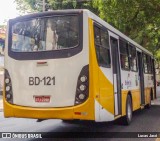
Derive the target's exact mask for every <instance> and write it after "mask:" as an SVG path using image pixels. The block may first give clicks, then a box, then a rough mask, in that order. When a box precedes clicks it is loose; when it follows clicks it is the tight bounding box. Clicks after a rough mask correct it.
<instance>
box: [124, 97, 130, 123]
mask: <svg viewBox="0 0 160 141" xmlns="http://www.w3.org/2000/svg"><path fill="white" fill-rule="evenodd" d="M131 121H132V100H131V96H130V95H128V96H127V101H126V116H125V117H124V124H125V125H129V124H130V123H131Z"/></svg>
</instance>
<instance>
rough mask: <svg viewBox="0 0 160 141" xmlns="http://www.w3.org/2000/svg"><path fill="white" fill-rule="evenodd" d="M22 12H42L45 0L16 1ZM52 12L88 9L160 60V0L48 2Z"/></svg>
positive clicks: (67, 0)
mask: <svg viewBox="0 0 160 141" xmlns="http://www.w3.org/2000/svg"><path fill="white" fill-rule="evenodd" d="M15 1H16V2H17V4H18V7H19V9H21V10H23V11H26V10H34V11H42V5H41V4H42V0H15ZM47 5H48V6H49V7H50V9H53V10H57V9H74V8H76V9H80V8H85V9H89V10H91V11H92V12H94V13H95V14H97V15H99V16H100V17H101V18H102V19H104V20H105V21H107V22H108V23H110V24H111V25H112V26H114V27H116V28H117V29H118V30H120V31H121V32H123V33H124V34H126V35H127V36H129V37H130V38H131V39H133V40H135V41H136V42H138V43H139V44H140V45H142V46H143V47H145V48H147V49H149V50H150V51H152V52H153V53H154V54H155V55H157V56H158V57H159V58H160V53H158V50H159V49H160V25H159V23H160V0H48V1H47Z"/></svg>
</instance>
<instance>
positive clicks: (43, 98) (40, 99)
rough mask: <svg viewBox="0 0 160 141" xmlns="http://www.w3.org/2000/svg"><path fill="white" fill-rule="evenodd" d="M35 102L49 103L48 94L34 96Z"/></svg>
mask: <svg viewBox="0 0 160 141" xmlns="http://www.w3.org/2000/svg"><path fill="white" fill-rule="evenodd" d="M34 99H35V102H42V103H49V102H50V96H34Z"/></svg>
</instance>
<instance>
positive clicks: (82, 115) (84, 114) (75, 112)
mask: <svg viewBox="0 0 160 141" xmlns="http://www.w3.org/2000/svg"><path fill="white" fill-rule="evenodd" d="M3 105H4V116H5V117H19V118H35V119H82V120H95V116H94V115H95V114H94V100H93V99H88V100H87V101H86V102H85V103H83V104H81V105H78V106H74V107H65V108H33V107H23V106H18V105H12V104H10V103H8V102H7V101H6V100H5V98H3Z"/></svg>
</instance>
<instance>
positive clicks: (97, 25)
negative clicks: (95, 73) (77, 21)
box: [93, 21, 111, 68]
mask: <svg viewBox="0 0 160 141" xmlns="http://www.w3.org/2000/svg"><path fill="white" fill-rule="evenodd" d="M94 27H97V28H99V29H100V31H101V30H102V31H104V32H106V33H107V34H108V47H107V48H105V47H104V46H103V45H102V43H101V36H100V44H96V43H95V36H94V46H95V53H96V60H97V63H98V65H99V66H100V67H104V68H111V47H110V43H109V42H110V38H109V33H108V29H107V28H105V27H104V26H103V25H101V24H99V23H97V22H96V21H94V24H93V30H94ZM100 34H101V32H100ZM94 35H95V32H94ZM96 46H99V48H100V47H101V48H105V49H107V52H108V51H109V65H107V64H100V63H99V58H98V56H97V52H96ZM98 51H99V52H98V53H100V49H98Z"/></svg>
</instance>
